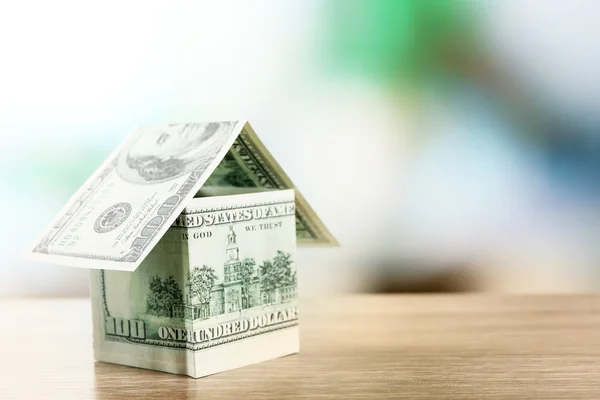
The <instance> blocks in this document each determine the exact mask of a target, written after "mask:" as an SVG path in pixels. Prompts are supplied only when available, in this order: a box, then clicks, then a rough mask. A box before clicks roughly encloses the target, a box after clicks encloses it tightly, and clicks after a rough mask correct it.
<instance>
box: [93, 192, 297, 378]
mask: <svg viewBox="0 0 600 400" xmlns="http://www.w3.org/2000/svg"><path fill="white" fill-rule="evenodd" d="M295 215H296V210H295V203H294V192H293V190H285V191H273V192H265V193H255V194H248V195H235V196H224V197H207V198H196V199H193V200H191V201H190V202H189V203H188V205H187V207H186V208H185V210H184V211H183V213H182V214H181V215H180V216H178V218H177V219H176V220H175V221H174V222H173V224H172V226H171V227H170V228H169V229H168V230H167V232H166V233H165V235H164V236H163V237H162V238H161V239H160V241H159V242H158V244H157V245H156V247H155V248H154V249H153V250H152V251H151V252H150V254H149V255H148V256H147V257H146V259H145V260H144V261H143V262H142V263H141V264H140V266H139V268H138V269H137V270H136V271H134V272H124V271H104V270H100V271H98V270H93V271H91V295H92V306H93V319H94V350H95V356H96V359H97V360H98V361H106V362H112V363H119V364H125V365H131V366H135V367H141V368H149V369H156V370H161V371H166V372H171V373H177V374H187V375H190V376H192V377H201V376H205V375H209V374H213V373H216V372H220V371H224V370H228V369H231V368H236V367H241V366H244V365H248V364H252V363H256V362H260V361H265V360H268V359H272V358H275V357H280V356H284V355H287V354H292V353H296V352H298V346H299V345H298V340H299V339H298V326H297V325H298V314H297V300H296V286H297V277H296V221H295Z"/></svg>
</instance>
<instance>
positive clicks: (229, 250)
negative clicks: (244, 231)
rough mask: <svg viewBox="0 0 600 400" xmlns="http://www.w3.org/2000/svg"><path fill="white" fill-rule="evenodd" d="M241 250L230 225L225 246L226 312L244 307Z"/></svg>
mask: <svg viewBox="0 0 600 400" xmlns="http://www.w3.org/2000/svg"><path fill="white" fill-rule="evenodd" d="M241 265H242V263H241V262H240V250H239V248H238V244H237V237H236V234H235V232H234V231H233V225H230V226H229V232H228V233H227V245H226V246H225V271H224V272H225V273H224V278H225V279H224V281H225V282H224V285H223V289H224V293H223V294H224V303H225V304H224V305H225V312H235V311H239V310H240V309H241V308H242V280H241V271H240V269H241V268H240V266H241Z"/></svg>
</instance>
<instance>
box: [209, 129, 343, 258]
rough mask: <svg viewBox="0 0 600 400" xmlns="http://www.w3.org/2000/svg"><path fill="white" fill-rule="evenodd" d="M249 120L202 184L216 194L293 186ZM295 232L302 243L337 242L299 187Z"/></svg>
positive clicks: (334, 244)
mask: <svg viewBox="0 0 600 400" xmlns="http://www.w3.org/2000/svg"><path fill="white" fill-rule="evenodd" d="M294 187H295V186H294V184H293V182H292V180H291V179H290V178H289V177H288V176H287V174H286V173H285V172H284V171H283V169H282V168H281V167H280V166H279V164H278V163H277V161H275V159H274V158H273V156H272V155H271V154H270V153H269V151H268V150H267V148H266V147H265V145H264V144H263V143H262V142H261V141H260V139H259V138H258V136H257V135H256V133H255V132H254V130H253V129H252V127H251V126H250V124H246V125H244V127H243V128H242V131H241V132H240V134H239V135H238V136H237V137H236V139H235V141H234V142H233V145H232V146H231V148H230V149H229V151H228V152H227V154H226V155H225V157H224V158H223V161H221V163H220V164H219V165H218V166H217V168H216V170H215V171H214V172H213V173H212V175H211V176H210V177H209V178H208V180H207V181H206V183H205V184H204V186H203V189H205V190H206V191H207V192H209V193H212V194H213V195H218V194H221V193H227V194H229V193H248V192H249V191H251V190H252V189H255V190H256V189H259V190H277V189H291V188H294ZM296 233H297V242H298V245H299V246H302V247H307V246H337V245H338V242H337V240H336V239H335V237H334V236H333V235H332V234H331V233H330V232H329V230H328V229H327V227H326V226H325V224H324V223H323V222H322V221H321V219H320V218H319V216H318V215H317V214H316V213H315V212H314V211H313V209H312V208H311V206H310V204H308V202H307V201H306V200H305V199H304V197H303V196H302V194H301V193H300V192H299V191H298V190H296Z"/></svg>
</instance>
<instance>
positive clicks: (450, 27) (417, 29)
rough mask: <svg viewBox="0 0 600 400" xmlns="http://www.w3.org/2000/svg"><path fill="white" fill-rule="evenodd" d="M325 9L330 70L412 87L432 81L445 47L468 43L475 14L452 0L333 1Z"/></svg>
mask: <svg viewBox="0 0 600 400" xmlns="http://www.w3.org/2000/svg"><path fill="white" fill-rule="evenodd" d="M328 5H329V7H328V13H326V15H327V17H328V19H327V21H328V23H326V24H325V26H328V27H330V28H329V29H330V30H329V36H328V38H326V41H327V40H328V39H329V40H330V47H329V48H330V49H331V51H330V53H329V54H328V57H326V58H325V59H326V60H328V67H329V68H331V72H332V74H347V73H350V74H356V75H359V76H362V77H363V78H366V79H368V80H370V81H372V82H375V83H377V84H381V85H390V84H391V85H396V84H401V85H407V86H409V87H411V88H415V89H418V88H420V87H422V86H423V85H424V84H425V83H431V82H432V80H437V78H438V75H439V72H440V71H439V68H438V65H439V62H440V57H439V56H440V55H441V54H443V53H444V47H445V46H453V45H458V46H463V47H464V48H468V47H469V46H471V45H472V42H471V40H470V39H472V37H473V36H472V35H471V34H470V33H472V32H473V29H474V27H475V18H474V16H473V12H472V10H470V9H469V8H468V7H469V4H468V3H466V2H464V1H453V0H352V1H345V0H335V1H331V2H329V3H328Z"/></svg>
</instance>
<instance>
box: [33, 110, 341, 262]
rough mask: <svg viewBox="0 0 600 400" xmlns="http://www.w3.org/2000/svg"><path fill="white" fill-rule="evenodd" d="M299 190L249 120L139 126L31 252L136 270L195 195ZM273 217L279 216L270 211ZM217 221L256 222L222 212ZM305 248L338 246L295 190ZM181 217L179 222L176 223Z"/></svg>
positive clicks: (299, 231)
mask: <svg viewBox="0 0 600 400" xmlns="http://www.w3.org/2000/svg"><path fill="white" fill-rule="evenodd" d="M290 188H295V187H294V184H293V183H292V181H291V180H290V178H289V177H288V176H287V175H286V174H285V172H284V171H283V169H282V168H281V167H280V166H279V164H278V163H277V162H276V161H275V159H274V158H273V156H272V155H271V154H270V153H269V152H268V150H267V149H266V148H265V146H264V145H263V144H262V143H261V141H260V140H259V139H258V137H257V136H256V134H255V132H254V131H253V129H252V127H251V126H250V124H249V123H248V122H246V121H221V122H209V123H190V124H172V125H163V126H151V127H144V128H139V129H137V130H136V131H135V132H133V133H132V134H131V135H129V136H128V137H127V138H126V140H125V141H124V142H123V143H122V144H121V145H120V146H119V148H117V149H116V150H115V151H114V152H113V153H112V154H111V155H110V156H109V157H108V159H107V160H106V161H105V162H104V163H103V164H102V165H101V166H100V167H99V168H98V169H97V170H96V171H95V172H94V174H93V175H92V176H91V177H90V178H89V179H88V180H87V182H86V183H85V184H84V185H83V186H82V187H81V188H80V189H79V191H78V192H77V193H76V194H75V195H74V196H73V197H72V198H71V199H70V200H69V201H68V203H67V205H66V206H65V207H64V208H63V209H62V210H61V211H60V212H59V214H58V216H57V217H56V218H55V220H54V221H53V222H52V224H51V225H50V227H49V228H48V229H47V230H46V231H45V232H44V233H43V235H42V236H41V237H40V238H39V239H38V240H37V241H36V243H35V245H34V246H32V248H31V249H30V251H29V252H28V256H29V258H33V259H36V260H42V261H48V262H52V263H57V264H64V265H70V266H75V267H84V268H100V269H115V270H124V271H133V270H135V269H136V268H137V266H138V265H139V264H140V263H141V262H142V260H143V259H144V258H145V257H146V256H147V255H148V253H149V252H150V250H152V248H153V247H154V246H155V245H156V243H157V242H158V240H159V239H160V238H161V236H163V234H164V233H165V232H166V231H167V229H168V228H169V227H170V226H171V225H173V224H186V223H187V222H186V218H185V215H183V216H181V217H180V215H181V213H182V211H183V210H184V208H185V207H186V205H187V202H188V200H189V199H191V198H193V197H194V196H214V195H220V194H236V193H249V192H252V191H268V190H282V189H290ZM270 210H273V211H269V212H277V209H276V208H271V209H270ZM223 211H227V212H222V213H219V214H218V216H217V218H220V219H222V221H221V222H223V223H226V222H228V219H230V220H236V219H238V218H252V217H253V216H252V215H250V216H249V215H247V214H245V213H243V212H235V210H223ZM295 214H296V235H297V244H298V245H299V246H308V245H325V246H328V245H329V246H331V245H337V242H336V240H335V238H334V237H333V236H332V235H331V233H330V232H329V231H328V230H327V228H326V227H325V225H324V224H323V222H322V221H321V220H320V219H319V217H318V216H317V215H316V214H315V212H314V211H313V210H312V208H311V207H310V205H309V204H308V202H307V201H306V200H305V199H304V197H302V195H301V194H300V192H298V191H297V190H296V192H295ZM178 217H180V218H178Z"/></svg>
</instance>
